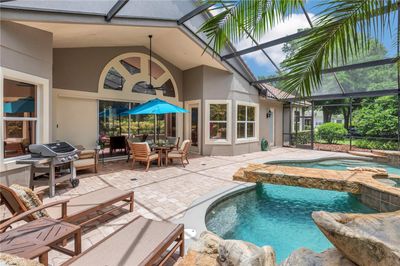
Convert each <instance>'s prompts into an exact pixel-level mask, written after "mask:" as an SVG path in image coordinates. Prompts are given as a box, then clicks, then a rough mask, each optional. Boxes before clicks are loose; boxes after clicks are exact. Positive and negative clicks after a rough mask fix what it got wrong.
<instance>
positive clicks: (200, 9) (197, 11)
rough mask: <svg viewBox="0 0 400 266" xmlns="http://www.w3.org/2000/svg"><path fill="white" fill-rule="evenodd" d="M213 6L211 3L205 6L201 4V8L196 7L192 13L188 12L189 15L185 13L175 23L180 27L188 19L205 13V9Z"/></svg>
mask: <svg viewBox="0 0 400 266" xmlns="http://www.w3.org/2000/svg"><path fill="white" fill-rule="evenodd" d="M213 5H214V4H213V3H206V4H203V5H201V6H198V7H197V8H195V9H193V10H192V11H190V12H189V13H187V14H186V15H184V16H182V17H181V18H180V19H178V21H177V23H178V25H182V24H183V23H184V22H186V21H188V20H189V19H191V18H193V17H195V16H197V15H198V14H200V13H202V12H204V11H206V10H207V9H209V8H210V7H212V6H213Z"/></svg>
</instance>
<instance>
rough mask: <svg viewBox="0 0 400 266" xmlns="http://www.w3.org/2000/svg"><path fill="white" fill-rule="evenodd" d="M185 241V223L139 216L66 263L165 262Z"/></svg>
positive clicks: (154, 263) (182, 253)
mask: <svg viewBox="0 0 400 266" xmlns="http://www.w3.org/2000/svg"><path fill="white" fill-rule="evenodd" d="M184 241H185V240H184V226H183V224H173V223H170V222H165V221H162V222H159V221H154V220H150V219H146V218H144V217H141V216H139V217H137V218H135V219H134V220H133V221H131V222H130V223H128V224H126V225H124V226H123V227H122V228H120V229H118V230H117V231H116V232H114V233H113V234H111V235H109V236H108V237H106V238H105V239H103V240H101V241H100V242H99V243H97V244H95V245H94V246H92V247H90V248H89V249H87V250H86V251H85V252H83V253H81V254H79V255H78V256H77V257H74V258H72V259H70V260H68V261H67V262H66V263H65V264H63V265H77V266H79V265H82V266H84V265H85V266H86V265H108V266H114V265H115V266H117V265H132V266H136V265H164V264H165V263H166V261H167V260H168V258H170V257H171V256H172V255H173V254H174V253H175V252H176V250H177V249H178V248H179V255H180V256H181V257H183V255H184V245H185V244H184Z"/></svg>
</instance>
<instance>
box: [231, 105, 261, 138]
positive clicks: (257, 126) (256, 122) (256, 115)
mask: <svg viewBox="0 0 400 266" xmlns="http://www.w3.org/2000/svg"><path fill="white" fill-rule="evenodd" d="M239 105H242V106H248V107H254V108H255V110H254V137H250V138H247V137H246V138H238V135H237V129H238V123H239V121H238V120H237V116H238V106H239ZM235 107H236V108H235V143H236V144H241V143H251V142H258V141H259V133H260V120H259V118H260V106H259V104H258V103H251V102H245V101H236V102H235ZM246 116H247V113H246ZM246 120H247V118H246ZM245 132H246V135H247V127H246V129H245Z"/></svg>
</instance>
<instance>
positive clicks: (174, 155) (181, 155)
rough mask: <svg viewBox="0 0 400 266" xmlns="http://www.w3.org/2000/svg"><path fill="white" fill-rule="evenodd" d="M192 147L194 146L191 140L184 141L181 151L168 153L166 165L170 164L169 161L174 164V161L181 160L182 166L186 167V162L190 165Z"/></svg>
mask: <svg viewBox="0 0 400 266" xmlns="http://www.w3.org/2000/svg"><path fill="white" fill-rule="evenodd" d="M190 145H192V141H191V140H189V139H187V140H184V141H183V142H182V145H181V147H180V148H179V150H177V151H171V152H169V153H168V155H167V160H166V163H167V164H168V160H170V161H171V162H172V161H173V160H174V159H180V160H181V162H182V166H183V167H185V163H184V160H186V162H187V164H189V160H188V155H189V149H190Z"/></svg>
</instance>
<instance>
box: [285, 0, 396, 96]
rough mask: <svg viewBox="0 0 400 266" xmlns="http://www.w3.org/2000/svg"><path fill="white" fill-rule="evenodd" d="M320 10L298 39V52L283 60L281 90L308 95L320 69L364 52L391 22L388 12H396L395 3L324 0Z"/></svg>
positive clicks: (319, 82)
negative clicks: (313, 21)
mask: <svg viewBox="0 0 400 266" xmlns="http://www.w3.org/2000/svg"><path fill="white" fill-rule="evenodd" d="M319 8H322V11H321V12H320V14H319V16H318V19H317V21H316V27H315V28H313V29H311V30H310V34H309V35H307V36H306V37H303V38H301V39H299V40H298V45H297V46H298V47H299V48H298V50H297V51H295V53H294V55H293V56H292V57H291V58H289V59H287V60H285V61H284V63H283V65H284V70H285V72H286V78H287V79H285V80H284V81H283V87H284V90H285V91H286V92H287V93H288V94H292V93H294V92H298V94H299V95H300V96H303V97H306V96H310V95H311V93H312V91H313V90H317V89H318V87H319V86H320V84H321V78H322V69H324V68H327V67H328V65H329V64H334V65H337V64H338V63H339V62H340V63H344V64H346V62H347V59H348V58H350V57H355V56H359V55H360V54H362V53H363V52H365V51H367V50H368V49H369V46H370V43H371V42H370V39H381V38H382V36H381V34H382V32H384V31H385V28H386V27H390V25H392V24H393V22H392V21H391V19H390V12H393V11H395V10H396V9H397V3H396V2H395V1H391V0H387V1H383V0H382V1H380V0H328V1H324V2H322V3H321V4H319Z"/></svg>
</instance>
